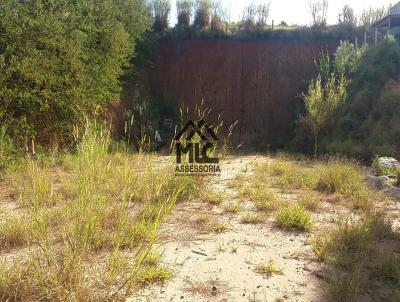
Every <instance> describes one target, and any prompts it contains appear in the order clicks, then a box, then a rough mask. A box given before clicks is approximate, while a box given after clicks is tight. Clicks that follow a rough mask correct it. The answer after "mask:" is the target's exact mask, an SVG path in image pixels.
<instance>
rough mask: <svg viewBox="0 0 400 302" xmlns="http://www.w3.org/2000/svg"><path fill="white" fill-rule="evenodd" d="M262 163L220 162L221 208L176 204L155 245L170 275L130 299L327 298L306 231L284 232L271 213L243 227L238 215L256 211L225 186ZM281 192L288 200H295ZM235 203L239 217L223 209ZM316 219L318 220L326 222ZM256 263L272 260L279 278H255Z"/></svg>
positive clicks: (217, 186)
mask: <svg viewBox="0 0 400 302" xmlns="http://www.w3.org/2000/svg"><path fill="white" fill-rule="evenodd" d="M266 160H268V159H267V158H266V157H258V156H248V157H239V158H237V157H236V158H230V159H228V160H226V161H223V162H222V164H221V167H222V173H221V175H220V176H219V177H216V178H212V179H211V180H210V181H211V182H212V184H211V187H212V188H213V190H215V191H224V192H225V194H226V195H227V198H226V200H224V202H223V203H222V204H220V205H218V206H213V205H210V204H207V203H205V202H200V201H199V202H190V203H189V202H186V203H180V204H178V205H176V207H175V209H174V210H173V213H172V214H171V216H170V217H169V219H168V221H167V222H166V223H165V224H164V226H163V228H162V234H161V240H160V242H159V249H160V251H161V252H162V253H163V256H164V264H165V265H166V266H167V267H169V268H171V269H172V270H173V271H174V276H173V278H172V279H171V280H170V281H168V282H167V283H166V284H164V285H162V286H160V285H159V286H152V287H149V288H146V289H144V290H142V291H141V292H140V293H138V294H137V295H136V296H135V298H132V299H131V300H129V301H196V302H197V301H229V302H231V301H283V300H285V301H326V300H327V298H326V293H325V290H324V288H325V281H324V278H325V275H324V267H323V264H322V263H320V262H319V261H318V259H317V258H316V256H315V255H314V253H313V252H312V248H311V245H310V244H309V241H308V239H309V238H308V236H309V235H308V234H307V233H302V232H286V231H282V230H280V229H278V228H276V226H275V225H274V223H273V218H272V215H269V214H267V216H266V219H264V220H263V221H262V222H261V223H257V224H244V223H242V222H241V217H242V216H243V215H244V214H246V213H253V212H254V213H255V209H254V206H253V204H252V203H251V202H249V201H246V200H240V199H239V192H237V190H236V189H235V188H231V187H230V186H229V182H230V181H232V180H233V179H234V178H235V177H236V176H237V175H240V174H243V175H245V176H251V175H252V174H253V167H254V164H255V163H256V162H263V161H266ZM280 194H282V195H281V196H282V198H285V199H288V200H292V201H293V202H294V201H295V200H296V199H297V198H298V197H299V196H298V194H292V193H291V194H287V193H282V192H281V193H280ZM237 202H238V203H240V210H239V211H238V212H237V213H226V211H224V206H226V205H227V204H230V203H237ZM254 213H253V214H254ZM315 218H317V220H320V221H322V222H324V221H327V220H329V219H330V218H329V217H328V218H326V217H319V218H318V217H315ZM206 221H208V224H210V223H211V222H213V223H214V224H215V223H218V224H221V225H225V226H226V227H227V229H226V230H225V231H223V232H221V233H216V232H215V231H213V230H210V229H207V226H206V225H207V222H206ZM210 221H211V222H210ZM260 263H273V266H274V267H275V268H276V269H277V270H282V274H274V273H272V274H260V273H257V272H256V271H255V268H256V266H257V265H258V264H260Z"/></svg>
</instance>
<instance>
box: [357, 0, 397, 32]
mask: <svg viewBox="0 0 400 302" xmlns="http://www.w3.org/2000/svg"><path fill="white" fill-rule="evenodd" d="M389 9H390V8H389V7H384V6H382V7H379V8H372V7H370V8H369V9H365V10H363V12H362V13H361V16H360V25H361V26H362V27H363V28H364V29H365V30H368V29H369V28H370V27H371V25H372V24H373V23H375V22H376V21H378V20H380V19H382V18H383V17H385V16H386V15H387V14H388V13H389Z"/></svg>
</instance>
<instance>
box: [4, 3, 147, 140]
mask: <svg viewBox="0 0 400 302" xmlns="http://www.w3.org/2000/svg"><path fill="white" fill-rule="evenodd" d="M149 21H150V20H149V18H148V7H147V4H146V3H145V1H143V0H125V1H116V0H107V1H101V2H98V1H83V0H78V1H73V2H71V1H62V2H52V1H50V2H49V1H45V0H40V1H13V0H5V1H2V2H1V3H0V70H1V71H2V72H1V74H0V124H1V125H3V126H5V127H6V129H7V135H8V136H9V137H10V138H11V139H12V140H13V141H14V143H15V145H16V146H18V147H21V146H24V144H26V142H27V141H28V140H30V139H32V138H35V137H37V138H39V139H40V141H43V142H50V141H55V142H57V143H58V142H61V143H63V142H68V141H69V140H70V139H71V133H72V131H71V128H72V126H73V125H74V124H75V123H77V122H79V121H81V120H82V117H83V116H84V114H90V115H97V114H99V113H101V112H102V111H103V110H104V109H105V108H106V106H107V105H108V104H109V103H110V102H112V101H113V100H116V99H117V98H118V96H119V92H120V89H121V85H120V81H119V78H120V77H121V76H122V75H123V73H124V70H125V68H126V67H128V65H127V64H128V63H129V59H130V58H131V57H132V55H133V53H134V46H135V41H136V40H137V39H138V38H139V36H140V35H141V33H143V32H144V31H145V30H146V29H147V28H148V26H149Z"/></svg>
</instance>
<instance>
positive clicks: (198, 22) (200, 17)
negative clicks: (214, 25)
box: [193, 0, 213, 29]
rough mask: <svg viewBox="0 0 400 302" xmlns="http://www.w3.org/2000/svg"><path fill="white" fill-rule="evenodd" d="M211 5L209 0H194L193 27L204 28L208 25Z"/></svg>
mask: <svg viewBox="0 0 400 302" xmlns="http://www.w3.org/2000/svg"><path fill="white" fill-rule="evenodd" d="M212 5H213V3H212V2H211V0H196V2H195V16H194V22H193V26H194V27H197V28H199V29H204V28H207V27H208V26H209V25H210V21H211V9H212Z"/></svg>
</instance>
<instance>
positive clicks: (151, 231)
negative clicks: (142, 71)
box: [0, 133, 400, 301]
mask: <svg viewBox="0 0 400 302" xmlns="http://www.w3.org/2000/svg"><path fill="white" fill-rule="evenodd" d="M86 135H87V137H86V138H85V139H83V142H84V143H82V144H81V145H80V146H79V148H78V152H77V154H76V155H66V156H58V155H57V156H56V155H55V156H53V157H46V158H38V159H27V160H24V161H22V162H21V163H20V164H18V165H16V166H14V168H12V169H10V170H9V171H7V173H5V175H3V177H2V180H1V185H0V187H1V199H0V201H1V203H0V216H1V218H2V219H1V224H0V249H1V256H0V257H1V258H0V259H1V266H0V297H1V300H2V301H67V300H68V301H116V300H120V301H124V300H126V299H128V301H178V300H179V301H274V300H276V301H283V300H288V301H330V300H334V301H356V300H358V299H360V298H362V299H366V300H368V301H369V300H371V299H372V300H376V301H381V300H386V301H398V297H399V293H400V288H399V284H400V283H399V282H400V273H399V272H400V258H399V254H398V253H399V252H400V240H399V237H398V232H399V225H400V224H399V221H400V220H399V217H400V216H399V209H400V207H399V206H398V204H397V203H396V202H395V201H393V200H390V199H389V198H388V197H386V196H384V195H383V194H380V193H379V192H374V191H372V190H371V189H369V188H367V187H366V185H365V181H364V178H365V175H366V173H368V171H367V170H366V169H365V168H363V167H361V166H359V165H358V164H357V163H354V162H349V161H341V160H336V159H335V160H334V159H330V160H326V161H321V162H315V161H310V160H307V159H299V158H294V157H292V156H284V155H278V156H261V155H258V156H255V155H254V156H232V157H228V158H227V159H226V160H224V161H223V162H222V164H221V167H222V170H223V171H222V174H221V176H218V177H204V178H195V177H175V176H174V172H173V171H174V168H173V166H172V164H171V163H172V161H173V159H172V158H170V157H161V156H155V155H154V156H151V155H143V154H136V155H132V154H126V153H123V152H114V153H113V154H111V155H110V154H109V153H107V150H108V147H109V146H108V144H109V140H108V138H107V136H106V135H104V136H102V134H97V135H92V134H90V133H87V134H86Z"/></svg>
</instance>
